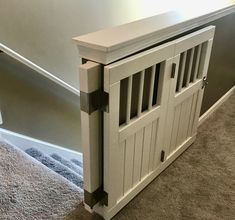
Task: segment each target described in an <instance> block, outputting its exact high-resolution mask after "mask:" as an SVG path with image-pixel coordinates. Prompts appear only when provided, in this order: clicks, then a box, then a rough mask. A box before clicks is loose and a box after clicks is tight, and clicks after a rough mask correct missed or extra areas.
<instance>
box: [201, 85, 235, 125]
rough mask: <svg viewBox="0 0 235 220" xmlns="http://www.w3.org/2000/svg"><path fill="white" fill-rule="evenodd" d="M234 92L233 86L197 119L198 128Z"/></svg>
mask: <svg viewBox="0 0 235 220" xmlns="http://www.w3.org/2000/svg"><path fill="white" fill-rule="evenodd" d="M234 91H235V86H233V87H232V88H231V89H230V90H229V91H228V92H227V93H225V94H224V95H223V96H222V97H221V98H220V99H219V100H218V101H217V102H216V103H215V104H214V105H212V106H211V107H210V108H209V109H208V110H207V111H206V112H205V113H204V114H203V115H202V116H200V118H199V122H198V125H199V126H200V125H201V124H202V123H203V122H205V121H206V119H207V118H209V117H210V115H211V114H212V113H213V112H215V111H216V110H217V109H218V108H219V107H220V106H221V105H222V104H223V103H224V102H225V101H226V100H227V99H228V98H229V97H230V96H231V95H232V94H233V92H234Z"/></svg>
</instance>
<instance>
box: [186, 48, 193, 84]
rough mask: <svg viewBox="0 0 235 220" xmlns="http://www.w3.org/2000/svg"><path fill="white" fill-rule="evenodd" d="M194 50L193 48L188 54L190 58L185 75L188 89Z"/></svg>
mask: <svg viewBox="0 0 235 220" xmlns="http://www.w3.org/2000/svg"><path fill="white" fill-rule="evenodd" d="M194 50H195V48H194V47H193V48H192V49H191V50H190V52H189V56H190V58H189V68H188V74H187V80H186V87H188V85H189V81H190V78H191V74H192V66H193V57H194Z"/></svg>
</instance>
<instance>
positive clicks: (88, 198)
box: [84, 187, 108, 208]
mask: <svg viewBox="0 0 235 220" xmlns="http://www.w3.org/2000/svg"><path fill="white" fill-rule="evenodd" d="M84 202H85V204H87V205H88V206H90V208H93V207H94V205H95V204H97V203H98V202H100V203H101V204H102V205H106V206H108V193H106V192H105V191H104V190H103V187H100V188H98V189H97V190H96V191H94V192H92V193H90V192H87V191H86V190H84Z"/></svg>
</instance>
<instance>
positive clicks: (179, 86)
mask: <svg viewBox="0 0 235 220" xmlns="http://www.w3.org/2000/svg"><path fill="white" fill-rule="evenodd" d="M186 55H187V52H183V53H182V58H181V59H182V64H181V67H180V73H179V85H178V92H180V91H181V90H182V85H183V78H184V72H185V64H186Z"/></svg>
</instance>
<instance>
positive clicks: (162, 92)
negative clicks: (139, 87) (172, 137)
mask: <svg viewBox="0 0 235 220" xmlns="http://www.w3.org/2000/svg"><path fill="white" fill-rule="evenodd" d="M173 60H174V59H173V58H170V59H167V60H165V62H162V63H161V68H160V73H159V74H160V75H159V80H158V90H159V92H158V96H157V99H158V100H159V105H160V108H161V112H160V115H159V119H158V128H159V129H158V136H157V139H156V146H155V152H154V160H153V161H154V168H157V167H158V166H159V165H160V164H161V163H162V162H161V160H160V154H161V151H162V150H165V148H164V133H165V127H166V114H167V105H168V97H169V91H170V86H171V78H170V76H171V71H172V63H173Z"/></svg>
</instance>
